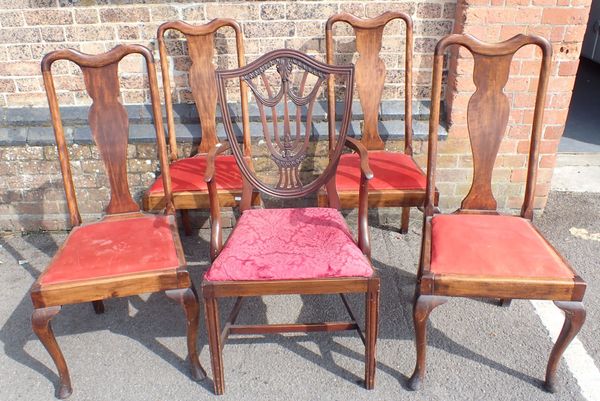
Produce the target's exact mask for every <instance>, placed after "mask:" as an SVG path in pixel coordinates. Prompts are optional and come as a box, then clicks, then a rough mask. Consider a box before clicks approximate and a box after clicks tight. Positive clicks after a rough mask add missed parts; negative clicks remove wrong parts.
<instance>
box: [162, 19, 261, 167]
mask: <svg viewBox="0 0 600 401" xmlns="http://www.w3.org/2000/svg"><path fill="white" fill-rule="evenodd" d="M226 27H229V28H231V29H233V31H234V33H235V42H236V55H237V64H238V67H243V66H244V65H245V53H244V39H243V35H242V30H241V27H240V25H239V24H238V23H237V22H236V21H234V20H233V19H230V18H217V19H214V20H212V21H210V22H209V23H208V24H205V25H197V26H196V25H190V24H188V23H186V22H184V21H171V22H165V23H164V24H162V25H161V26H160V27H159V28H158V33H157V36H158V49H159V53H160V64H161V69H162V72H163V74H162V80H163V88H164V94H165V103H166V112H167V127H168V137H169V148H170V152H169V158H170V160H171V161H174V160H177V140H176V134H175V119H174V114H173V99H172V93H171V82H170V80H169V62H168V55H167V46H166V43H165V34H166V32H167V31H169V30H175V31H178V32H180V33H182V34H183V35H184V36H185V38H186V41H187V45H188V51H189V56H190V59H191V65H190V68H189V71H188V73H189V81H190V82H189V83H190V87H191V89H192V96H193V98H194V103H195V105H196V108H197V110H198V116H199V118H200V124H201V127H202V137H201V141H200V144H199V145H198V148H197V149H196V152H197V153H200V154H205V153H208V152H209V151H210V149H211V148H212V147H213V146H214V145H216V144H217V143H219V138H218V137H217V127H216V112H217V85H216V81H215V70H216V65H215V64H214V62H213V59H214V56H215V34H216V33H217V31H219V30H220V29H221V28H226ZM241 85H242V86H241V89H240V92H241V101H242V119H243V137H244V148H245V149H250V132H249V126H250V117H249V113H248V102H247V96H248V89H247V87H246V86H245V85H244V84H241Z"/></svg>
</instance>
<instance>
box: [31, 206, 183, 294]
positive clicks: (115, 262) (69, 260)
mask: <svg viewBox="0 0 600 401" xmlns="http://www.w3.org/2000/svg"><path fill="white" fill-rule="evenodd" d="M173 224H174V220H173V217H172V216H153V215H150V216H147V217H140V218H131V219H127V220H119V221H110V220H109V221H101V222H98V223H92V224H87V225H84V226H79V227H75V228H74V229H73V230H72V231H71V233H70V234H69V236H68V237H67V240H66V241H65V243H64V244H63V246H62V247H61V248H60V249H59V251H58V252H57V253H56V255H55V256H54V258H53V259H52V261H51V262H50V266H48V268H47V269H46V271H45V272H44V273H43V275H42V277H41V278H40V283H41V284H57V283H64V282H69V281H76V280H86V279H94V278H103V277H114V276H120V275H125V274H131V273H141V272H148V271H153V270H162V269H169V268H177V267H179V260H178V258H177V252H176V250H175V243H174V240H173V234H172V232H171V226H172V225H173Z"/></svg>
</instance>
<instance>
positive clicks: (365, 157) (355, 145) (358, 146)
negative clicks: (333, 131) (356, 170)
mask: <svg viewBox="0 0 600 401" xmlns="http://www.w3.org/2000/svg"><path fill="white" fill-rule="evenodd" d="M346 146H347V147H349V148H350V149H352V150H353V151H355V152H356V153H358V156H359V157H360V171H361V173H363V174H364V175H365V177H366V178H367V180H370V179H371V178H373V171H371V168H370V167H369V152H367V148H365V147H364V145H363V144H362V143H360V141H357V140H356V139H354V138H346Z"/></svg>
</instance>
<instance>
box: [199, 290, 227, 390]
mask: <svg viewBox="0 0 600 401" xmlns="http://www.w3.org/2000/svg"><path fill="white" fill-rule="evenodd" d="M204 307H205V310H206V313H205V315H206V327H207V329H208V345H209V348H210V360H211V364H212V372H213V385H214V390H215V394H217V395H221V394H223V393H224V392H225V378H224V375H223V344H221V328H220V318H219V305H218V303H217V299H216V298H215V297H212V296H210V297H206V296H205V297H204Z"/></svg>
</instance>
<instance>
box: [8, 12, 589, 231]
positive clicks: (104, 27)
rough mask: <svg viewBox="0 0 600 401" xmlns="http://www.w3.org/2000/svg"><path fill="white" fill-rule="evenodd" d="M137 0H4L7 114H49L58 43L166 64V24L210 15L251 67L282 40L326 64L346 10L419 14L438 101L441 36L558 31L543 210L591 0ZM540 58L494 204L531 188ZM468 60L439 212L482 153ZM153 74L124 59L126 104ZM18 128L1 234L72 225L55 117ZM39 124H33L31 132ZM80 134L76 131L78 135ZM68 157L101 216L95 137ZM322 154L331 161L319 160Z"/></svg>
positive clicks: (419, 47) (528, 59)
mask: <svg viewBox="0 0 600 401" xmlns="http://www.w3.org/2000/svg"><path fill="white" fill-rule="evenodd" d="M136 3H137V2H132V1H124V0H0V108H5V109H6V108H8V110H10V109H13V108H15V109H16V108H21V109H22V108H23V107H28V106H33V108H32V109H31V113H32V115H34V114H36V115H39V113H38V111H40V110H41V109H43V108H46V107H47V103H46V96H45V93H44V92H43V85H42V81H41V76H40V67H39V62H40V60H41V58H42V57H43V55H44V54H46V53H47V52H49V51H51V50H55V49H59V48H64V47H72V48H76V49H78V50H80V51H82V52H86V53H99V52H104V51H106V50H108V49H110V48H112V47H113V46H115V45H116V44H117V43H141V44H144V45H146V46H150V47H151V48H152V49H153V50H154V51H155V54H156V56H157V58H158V54H157V53H158V52H157V51H156V41H155V35H156V29H157V27H158V25H160V23H162V22H163V21H166V20H174V19H183V20H186V21H188V22H190V23H205V22H207V21H209V20H210V19H212V18H215V17H221V16H227V17H230V18H234V19H236V20H238V21H239V22H240V23H241V25H242V28H243V31H244V35H245V43H246V55H247V59H248V61H250V60H253V59H255V58H256V57H258V56H259V55H261V54H263V53H264V52H267V51H269V50H272V49H276V48H281V47H289V48H295V49H300V50H303V51H305V52H308V53H310V54H312V55H314V56H315V57H316V58H317V59H320V60H323V59H324V52H325V43H324V24H325V20H326V19H327V17H329V16H330V15H331V14H333V13H336V12H342V11H347V12H351V13H353V14H355V15H357V16H375V15H377V14H380V13H381V12H384V11H386V10H401V11H405V12H407V13H409V14H410V15H411V16H412V17H413V18H414V22H415V44H414V81H413V85H414V88H413V89H414V90H413V92H414V95H415V100H416V101H423V100H428V99H429V97H430V82H431V65H432V59H433V58H432V56H433V48H434V46H435V43H436V42H437V41H438V40H439V38H441V37H442V36H444V35H446V34H448V33H450V32H452V31H454V32H459V33H462V32H464V33H470V34H472V35H474V36H476V37H478V38H480V39H482V40H486V41H492V42H494V41H500V40H504V39H507V38H509V37H511V36H513V35H515V34H518V33H537V34H540V35H543V36H545V37H547V38H548V39H550V40H551V41H552V43H553V48H554V57H553V63H552V73H551V78H550V84H549V94H548V98H547V102H546V113H545V118H544V129H543V141H542V144H541V159H540V165H539V167H540V170H539V185H538V187H537V191H536V206H538V207H543V206H544V204H545V201H546V197H547V193H548V191H549V183H550V179H551V176H552V168H553V166H554V163H555V157H556V149H557V145H558V141H559V139H560V137H561V136H562V131H563V129H564V124H565V119H566V116H567V111H568V107H569V103H570V98H571V91H572V87H573V83H574V78H575V74H576V72H577V66H578V58H579V53H580V48H581V41H582V39H583V34H584V31H585V25H586V22H587V16H588V13H589V5H590V0H502V1H498V0H458V1H457V0H419V1H401V2H398V1H377V0H375V1H366V0H365V1H325V0H314V1H283V0H282V1H233V0H232V1H220V0H216V1H210V2H208V1H207V2H198V3H195V4H189V3H184V2H181V3H180V2H170V1H167V0H154V1H151V2H148V3H150V4H143V5H140V4H136ZM335 33H336V37H337V41H336V52H337V54H338V55H337V60H338V62H344V61H346V62H351V61H355V60H356V57H357V55H356V53H355V47H354V42H353V40H352V38H351V36H349V34H350V31H349V28H348V27H344V26H343V25H339V26H338V27H337V28H336V32H335ZM402 36H403V27H402V23H401V22H399V21H396V22H394V23H392V24H391V25H390V26H389V27H388V28H386V31H385V38H384V41H383V49H382V53H383V58H384V60H385V62H386V66H387V68H388V73H387V74H388V76H387V84H386V86H385V89H384V97H385V99H387V100H392V101H396V103H395V105H394V106H393V107H389V105H390V104H391V103H388V104H387V105H386V104H384V106H383V108H382V110H383V112H384V114H386V113H387V114H388V115H392V114H397V113H398V110H401V104H400V100H401V99H402V96H403V83H404V71H403V62H404V59H403V50H402V49H403V46H404V43H403V42H402V39H401V38H402ZM180 39H181V38H179V37H178V36H177V35H173V34H170V35H169V39H168V47H169V53H170V55H171V56H172V60H171V61H172V62H171V65H172V68H171V71H169V73H170V74H171V76H172V80H173V82H174V83H175V85H174V87H175V88H176V90H175V94H174V101H176V102H181V103H190V102H191V95H190V91H189V88H188V77H187V73H186V70H187V68H188V67H189V63H190V62H189V59H188V57H187V56H186V53H187V49H186V48H185V45H184V43H183V41H181V40H180ZM217 40H218V49H217V55H216V62H217V64H218V65H219V66H221V67H231V66H233V65H234V64H235V60H234V58H233V57H232V56H231V55H233V54H235V52H234V38H233V35H232V32H229V31H223V33H222V34H219V35H218V36H217ZM539 56H540V55H539V54H538V53H536V52H535V51H532V50H527V49H525V50H523V51H520V52H519V53H518V54H517V56H516V57H515V59H514V62H513V65H512V68H511V72H512V73H513V75H512V78H511V80H510V81H509V84H508V86H507V88H506V92H507V95H508V96H509V97H510V100H511V107H512V112H511V116H510V121H509V127H508V129H507V132H506V136H505V139H504V142H503V143H502V145H501V150H500V155H499V157H498V159H497V167H498V170H497V171H496V173H495V175H494V177H493V181H494V184H493V187H494V191H495V195H496V197H497V200H498V206H499V207H500V208H504V209H506V208H518V207H519V206H520V202H521V200H522V196H523V192H524V180H525V172H526V153H527V149H528V142H527V141H528V134H529V131H528V129H529V127H530V124H531V119H532V114H533V100H534V96H535V87H536V80H535V78H533V76H534V75H535V74H536V73H537V71H538V69H539ZM469 57H470V56H468V54H467V53H460V54H457V53H451V54H450V55H449V58H448V63H447V66H448V74H447V77H445V81H446V80H447V86H446V88H445V97H444V98H445V104H446V113H445V119H446V120H447V122H448V126H449V130H448V135H447V137H446V138H445V139H444V140H443V141H442V142H441V143H440V147H439V151H440V155H439V159H438V169H439V172H438V183H437V187H438V189H439V190H440V192H441V195H442V197H441V206H442V207H443V208H454V207H456V206H458V205H459V203H460V200H461V199H462V197H463V196H464V195H465V194H466V193H467V191H468V189H469V186H470V179H471V174H472V173H471V162H472V160H471V157H470V156H469V153H470V143H469V139H468V135H467V130H466V108H467V103H468V100H469V97H470V95H471V93H472V90H473V82H472V80H471V75H470V74H471V67H472V61H471V60H470V59H469ZM53 68H54V73H55V74H56V86H57V87H58V88H60V89H59V92H58V94H59V98H60V102H61V104H62V105H75V106H78V105H85V104H88V103H89V100H88V97H87V95H86V94H85V91H84V86H83V82H82V80H81V74H80V73H79V72H78V71H77V69H76V68H75V67H74V66H72V65H69V64H67V63H62V62H57V63H55V65H54V67H53ZM143 68H144V67H143V63H142V60H141V59H140V58H137V56H131V57H129V58H127V59H125V62H124V63H123V65H122V67H121V73H122V83H123V95H122V98H123V102H124V103H125V104H130V105H136V104H140V103H145V102H147V100H148V92H147V90H146V89H144V88H145V85H146V83H145V81H144V79H145V78H144V76H145V74H144V71H143ZM159 84H160V83H159ZM417 109H418V112H417ZM415 113H417V114H418V115H419V116H418V119H426V118H427V114H428V106H427V105H426V104H422V105H420V106H419V107H418V108H417V107H415ZM355 117H356V116H355ZM396 117H398V116H396ZM396 117H394V118H396ZM385 118H386V117H384V119H385ZM387 118H389V117H387ZM398 118H402V117H401V116H399V117H398ZM391 119H393V118H391ZM146 123H147V122H146ZM417 123H418V124H420V128H419V129H418V130H417V129H416V128H415V130H416V131H419V132H420V133H421V134H422V133H423V132H425V131H426V130H425V129H424V128H423V125H424V121H418V122H417ZM11 124H12V123H11ZM11 124H4V122H3V121H0V126H3V127H4V128H3V127H0V143H3V144H5V145H4V146H3V147H0V163H1V165H0V176H1V179H0V230H37V229H63V228H66V227H67V213H66V206H65V201H64V194H63V189H62V178H61V176H60V171H59V164H58V160H57V158H56V151H55V148H54V146H51V145H50V144H49V143H47V142H44V141H45V140H46V139H44V138H47V137H48V135H47V132H46V131H47V130H48V129H49V124H48V123H47V122H46V123H40V120H39V118H38V119H37V120H36V121H35V122H33V123H31V124H30V123H28V121H27V119H26V118H25V119H20V120H19V121H16V122H14V126H13V125H11ZM30 126H31V127H33V128H27V127H30ZM7 127H8V128H7ZM3 129H4V131H2V130H3ZM398 132H401V129H400V130H398ZM78 133H79V131H75V132H74V134H73V137H74V138H75V139H76V140H77V135H78ZM81 133H82V135H83V136H84V137H85V136H86V135H87V136H89V133H87V134H86V133H85V132H83V131H81ZM134 136H135V133H134ZM192 137H193V136H189V135H188V137H186V139H184V141H183V143H182V145H181V147H180V148H181V150H180V152H181V153H182V154H186V155H187V154H189V153H190V149H191V140H192ZM39 138H42V140H41V141H40V140H39ZM193 139H194V140H196V139H197V138H196V137H193ZM142 142H143V141H139V140H137V141H136V140H134V141H132V143H131V144H130V145H129V153H128V157H129V160H128V163H129V167H130V178H129V179H130V186H131V187H132V190H133V192H134V194H135V196H136V199H139V198H140V196H141V193H142V192H143V191H144V190H145V189H146V188H147V187H148V185H149V184H150V183H151V182H152V181H153V180H154V177H155V174H156V173H157V171H158V166H157V162H156V151H155V148H154V146H153V145H152V144H149V143H142ZM387 147H388V148H390V149H398V150H399V149H402V140H401V138H399V137H392V139H391V140H389V141H388V143H387ZM426 148H427V143H426V142H423V141H422V140H420V139H419V140H417V141H416V143H415V144H414V149H415V156H416V159H417V161H418V162H419V163H420V164H421V166H423V167H424V166H425V158H426ZM71 153H72V162H73V172H74V176H75V177H77V178H76V182H75V185H76V187H77V188H78V198H79V202H80V206H81V210H82V213H83V214H84V216H86V217H88V218H94V217H96V216H97V212H98V211H99V210H101V209H102V207H103V206H104V205H105V204H106V201H107V197H108V188H107V182H106V179H105V177H104V176H103V174H99V173H98V171H102V165H101V162H100V160H99V159H98V155H97V154H96V153H95V151H93V150H92V147H91V146H90V145H88V144H87V143H86V142H79V143H78V144H76V145H73V146H72V148H71ZM257 157H259V158H258V159H257V160H255V162H256V165H257V167H258V168H259V169H261V168H262V167H264V166H266V164H267V163H268V162H267V161H266V159H261V158H260V156H257ZM322 162H324V159H322V160H321V161H318V162H317V163H316V166H317V167H318V165H319V164H320V163H322ZM199 222H201V223H202V222H203V220H202V219H200V220H199Z"/></svg>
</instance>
